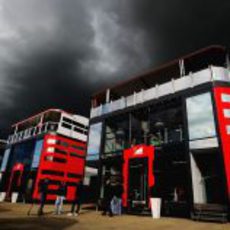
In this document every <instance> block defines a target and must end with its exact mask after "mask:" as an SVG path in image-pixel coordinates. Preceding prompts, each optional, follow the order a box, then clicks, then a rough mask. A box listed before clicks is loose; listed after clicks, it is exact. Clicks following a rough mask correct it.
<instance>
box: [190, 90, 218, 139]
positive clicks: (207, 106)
mask: <svg viewBox="0 0 230 230" xmlns="http://www.w3.org/2000/svg"><path fill="white" fill-rule="evenodd" d="M186 107H187V117H188V130H189V139H190V140H195V139H202V138H207V137H214V136H216V129H215V122H214V116H213V107H212V99H211V94H210V93H204V94H200V95H197V96H193V97H190V98H187V99H186Z"/></svg>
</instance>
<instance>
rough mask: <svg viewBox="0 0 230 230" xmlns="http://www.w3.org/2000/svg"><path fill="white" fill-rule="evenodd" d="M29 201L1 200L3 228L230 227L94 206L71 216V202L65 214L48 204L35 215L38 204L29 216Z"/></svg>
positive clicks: (206, 229) (218, 229) (213, 229)
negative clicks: (113, 213)
mask: <svg viewBox="0 0 230 230" xmlns="http://www.w3.org/2000/svg"><path fill="white" fill-rule="evenodd" d="M29 207H30V205H28V204H11V203H0V229H1V230H5V229H7V230H17V229H21V230H22V229H23V230H24V229H31V230H37V229H39V230H47V229H55V230H64V229H67V230H73V229H76V230H88V229H92V230H104V229H106V230H140V229H144V230H150V229H151V230H169V229H170V230H180V229H182V230H230V223H228V224H219V223H208V222H195V221H192V220H188V219H179V218H161V219H159V220H153V219H152V218H151V217H143V216H132V215H122V216H115V217H108V216H102V215H101V213H100V212H96V210H94V209H85V208H83V209H82V210H81V214H80V216H78V217H68V216H67V213H68V211H69V210H70V205H65V206H64V213H63V214H62V215H60V216H57V215H54V214H53V210H54V206H53V205H47V206H46V207H45V215H44V216H42V217H38V216H37V215H36V212H37V205H34V207H33V209H32V212H31V215H30V216H27V211H28V210H29Z"/></svg>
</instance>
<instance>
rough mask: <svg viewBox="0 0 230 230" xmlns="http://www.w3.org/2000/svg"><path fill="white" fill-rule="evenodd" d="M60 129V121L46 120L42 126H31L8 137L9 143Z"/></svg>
mask: <svg viewBox="0 0 230 230" xmlns="http://www.w3.org/2000/svg"><path fill="white" fill-rule="evenodd" d="M57 129H58V122H46V123H44V124H42V125H41V126H35V127H30V128H27V129H25V130H22V131H19V132H17V133H15V134H12V135H10V136H9V137H8V140H7V144H14V143H16V142H20V141H23V140H26V139H29V138H31V137H34V136H37V135H40V134H44V133H47V132H49V131H56V130H57Z"/></svg>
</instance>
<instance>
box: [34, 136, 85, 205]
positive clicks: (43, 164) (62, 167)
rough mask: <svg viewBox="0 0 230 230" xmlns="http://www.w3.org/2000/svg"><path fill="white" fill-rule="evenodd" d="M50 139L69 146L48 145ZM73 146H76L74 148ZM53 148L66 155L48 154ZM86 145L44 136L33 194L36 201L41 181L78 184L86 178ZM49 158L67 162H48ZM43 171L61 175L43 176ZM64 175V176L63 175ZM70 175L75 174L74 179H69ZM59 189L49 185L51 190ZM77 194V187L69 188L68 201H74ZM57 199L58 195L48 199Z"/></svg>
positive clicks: (57, 137)
mask: <svg viewBox="0 0 230 230" xmlns="http://www.w3.org/2000/svg"><path fill="white" fill-rule="evenodd" d="M48 139H55V140H56V141H57V140H58V141H62V142H65V143H67V144H68V146H63V145H60V144H59V143H55V144H48V143H47V140H48ZM72 146H75V148H74V147H72ZM76 146H79V147H83V148H84V150H79V149H76ZM50 147H53V148H55V149H59V150H61V151H64V152H65V153H66V154H61V153H58V152H55V151H54V152H47V149H48V148H50ZM85 149H86V143H82V142H79V141H74V140H72V139H68V138H64V137H61V136H58V135H53V134H47V135H45V136H44V143H43V148H42V153H41V158H40V163H39V168H38V173H37V178H36V183H35V190H34V193H33V198H34V199H39V193H38V184H39V181H40V180H42V179H44V178H49V179H50V180H55V181H64V182H66V183H78V182H79V181H80V179H82V178H83V176H84V166H85V152H86V150H85ZM71 153H76V154H77V155H78V156H80V157H76V156H71V155H70V154H71ZM47 156H53V157H57V158H61V159H66V162H54V161H47V159H46V157H47ZM43 170H49V171H54V172H56V173H57V174H60V175H51V174H50V175H47V174H43V173H42V171H43ZM61 174H62V175H61ZM68 174H73V176H74V177H69V176H68ZM57 188H58V187H57V186H56V187H55V185H49V189H52V190H56V189H57ZM74 194H75V186H68V188H67V197H66V198H67V200H68V201H70V200H73V198H74ZM55 198H56V195H49V196H48V199H49V200H50V199H51V200H53V199H55Z"/></svg>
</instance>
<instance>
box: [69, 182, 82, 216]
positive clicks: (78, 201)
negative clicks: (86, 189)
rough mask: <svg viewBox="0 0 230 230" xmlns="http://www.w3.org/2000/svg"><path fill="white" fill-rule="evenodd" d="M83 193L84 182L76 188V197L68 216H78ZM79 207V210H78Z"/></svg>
mask: <svg viewBox="0 0 230 230" xmlns="http://www.w3.org/2000/svg"><path fill="white" fill-rule="evenodd" d="M82 191H83V181H82V180H81V181H80V182H79V184H78V185H77V187H76V190H75V196H74V200H73V203H72V207H71V212H70V213H68V214H67V215H68V216H73V215H74V216H78V215H79V212H80V208H81V203H82ZM76 205H77V209H76Z"/></svg>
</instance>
